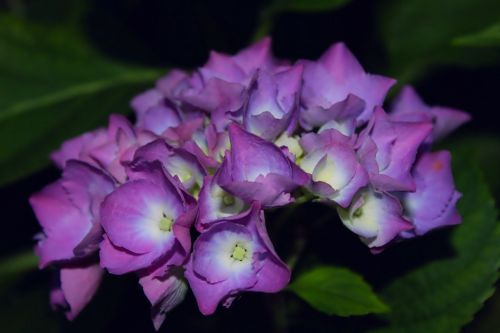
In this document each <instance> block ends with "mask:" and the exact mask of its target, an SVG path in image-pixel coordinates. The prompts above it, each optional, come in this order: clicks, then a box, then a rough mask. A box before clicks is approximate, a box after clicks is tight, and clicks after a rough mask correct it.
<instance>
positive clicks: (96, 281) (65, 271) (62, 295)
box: [50, 262, 104, 320]
mask: <svg viewBox="0 0 500 333" xmlns="http://www.w3.org/2000/svg"><path fill="white" fill-rule="evenodd" d="M58 274H59V279H58V285H57V286H56V287H55V288H54V289H52V290H51V292H50V301H51V303H52V306H53V307H54V308H62V309H63V310H64V313H65V315H66V318H68V319H69V320H73V319H74V318H75V317H76V316H77V315H78V314H79V313H80V312H81V311H82V310H83V308H85V306H86V305H87V304H88V303H89V302H90V301H91V300H92V298H93V297H94V295H95V293H96V292H97V289H98V287H99V285H100V283H101V280H102V277H103V275H104V270H103V269H102V268H101V267H100V266H99V263H97V262H91V263H79V264H76V265H65V266H64V267H62V268H60V269H59V272H58Z"/></svg>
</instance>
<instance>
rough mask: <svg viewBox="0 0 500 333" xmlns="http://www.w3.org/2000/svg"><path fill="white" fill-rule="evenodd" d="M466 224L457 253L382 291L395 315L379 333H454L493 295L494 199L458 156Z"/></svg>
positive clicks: (499, 247)
mask: <svg viewBox="0 0 500 333" xmlns="http://www.w3.org/2000/svg"><path fill="white" fill-rule="evenodd" d="M453 159H454V171H455V177H456V183H457V187H458V188H459V190H460V191H461V192H462V193H463V198H462V199H461V200H460V202H459V204H458V209H459V211H460V213H461V215H462V218H463V222H462V224H461V225H460V226H457V227H455V229H454V230H453V233H452V238H451V242H452V246H453V248H454V251H455V254H454V255H453V256H452V257H450V258H448V259H444V260H438V261H434V262H432V263H429V264H427V265H425V266H423V267H420V268H417V269H415V270H414V271H412V272H410V273H408V274H406V275H404V276H402V277H400V278H398V279H396V280H395V281H394V282H393V283H392V284H390V285H389V286H387V287H386V288H385V289H383V290H382V292H381V297H382V299H383V300H385V302H387V304H388V305H389V306H390V307H391V309H392V312H391V313H389V314H387V315H386V316H384V317H383V318H384V319H386V320H387V321H388V326H387V327H384V328H381V329H378V330H376V331H373V332H376V333H392V332H408V333H413V332H414V333H420V332H433V333H440V332H443V333H453V332H459V331H460V328H461V327H462V326H463V325H464V324H466V323H468V322H469V321H471V320H472V318H473V316H474V314H475V313H476V312H477V311H478V310H479V309H480V308H481V306H482V305H483V302H484V301H485V300H486V299H488V298H489V297H490V296H491V295H492V294H493V292H494V284H495V282H496V280H497V278H498V268H499V267H500V227H499V223H498V222H497V213H496V210H495V204H494V201H493V199H492V197H491V195H490V193H489V192H488V188H487V186H486V184H485V183H484V181H483V180H482V178H481V176H480V171H479V169H478V168H477V167H475V164H474V162H473V161H471V160H472V159H471V158H470V156H469V154H464V153H460V152H459V151H456V152H453Z"/></svg>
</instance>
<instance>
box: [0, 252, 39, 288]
mask: <svg viewBox="0 0 500 333" xmlns="http://www.w3.org/2000/svg"><path fill="white" fill-rule="evenodd" d="M37 264H38V258H37V256H36V255H35V253H34V252H33V251H32V250H29V251H27V252H23V253H19V254H17V255H14V256H11V257H8V258H5V259H4V260H3V261H0V292H2V290H3V289H4V288H7V287H8V286H9V285H10V283H11V282H12V281H13V280H15V279H17V278H19V276H22V275H23V274H26V273H27V272H29V271H32V270H34V269H36V267H37Z"/></svg>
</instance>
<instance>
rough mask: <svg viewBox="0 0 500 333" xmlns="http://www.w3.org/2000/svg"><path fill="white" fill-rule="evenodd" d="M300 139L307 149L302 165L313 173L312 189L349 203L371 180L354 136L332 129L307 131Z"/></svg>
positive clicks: (341, 202)
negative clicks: (360, 160)
mask: <svg viewBox="0 0 500 333" xmlns="http://www.w3.org/2000/svg"><path fill="white" fill-rule="evenodd" d="M300 143H301V145H302V147H303V148H304V149H305V150H306V152H307V153H306V154H305V156H304V157H303V158H302V160H301V161H300V166H301V168H302V169H303V170H304V171H306V172H308V173H309V174H311V179H312V183H311V185H310V189H311V191H312V192H313V193H315V194H317V195H318V196H320V197H321V198H324V199H327V200H332V201H334V202H336V203H338V204H339V205H341V206H342V207H347V206H349V204H350V202H351V199H352V197H353V196H354V195H355V194H356V192H357V191H358V190H359V189H360V188H361V187H363V186H365V185H367V184H368V174H367V172H366V171H365V169H364V168H363V167H362V165H361V164H360V163H359V162H358V158H357V156H356V153H355V151H354V145H353V140H352V139H351V138H349V137H347V136H344V135H342V134H341V133H340V132H338V131H336V130H333V129H330V130H325V131H323V132H322V133H320V134H314V133H309V134H306V135H304V136H303V137H302V139H301V141H300Z"/></svg>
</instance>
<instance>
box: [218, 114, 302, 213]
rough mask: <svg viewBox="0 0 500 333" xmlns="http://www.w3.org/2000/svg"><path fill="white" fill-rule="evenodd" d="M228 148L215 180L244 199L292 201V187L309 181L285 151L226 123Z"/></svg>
mask: <svg viewBox="0 0 500 333" xmlns="http://www.w3.org/2000/svg"><path fill="white" fill-rule="evenodd" d="M229 140H230V143H231V150H230V151H229V152H228V153H226V157H225V159H224V162H223V163H222V166H221V168H220V170H219V174H218V177H217V183H218V184H219V185H220V186H221V187H222V188H223V189H225V190H226V191H228V192H229V193H231V194H233V195H235V196H237V197H239V198H241V199H243V200H244V201H246V202H252V201H254V200H256V201H259V202H260V203H261V204H262V205H263V206H264V207H272V206H281V205H284V204H287V203H289V202H291V201H292V198H291V194H290V193H291V191H293V190H294V189H296V188H297V187H299V186H302V185H305V184H306V183H307V182H308V181H309V176H308V175H307V174H306V173H304V172H303V171H302V170H300V168H299V167H297V165H295V163H293V162H292V161H291V160H290V159H289V158H288V157H287V156H286V155H285V153H284V152H283V151H282V150H281V149H280V148H278V147H276V146H275V145H274V144H272V143H271V142H268V141H266V140H264V139H262V138H260V137H258V136H255V135H253V134H250V133H248V132H246V131H245V130H243V129H242V128H241V127H239V126H238V125H236V124H231V125H229Z"/></svg>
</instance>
